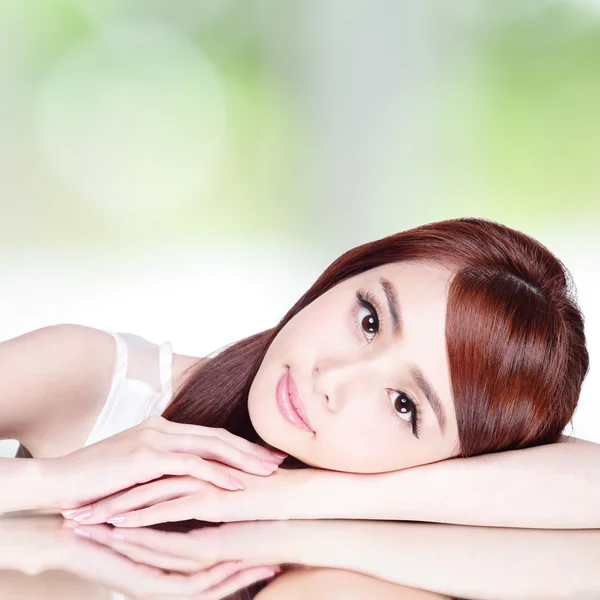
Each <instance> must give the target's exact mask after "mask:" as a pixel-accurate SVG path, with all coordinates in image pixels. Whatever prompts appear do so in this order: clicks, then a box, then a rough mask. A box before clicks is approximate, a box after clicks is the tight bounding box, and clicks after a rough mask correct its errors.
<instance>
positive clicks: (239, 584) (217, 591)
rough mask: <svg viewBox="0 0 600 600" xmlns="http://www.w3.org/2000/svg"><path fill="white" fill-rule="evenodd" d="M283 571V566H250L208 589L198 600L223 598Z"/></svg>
mask: <svg viewBox="0 0 600 600" xmlns="http://www.w3.org/2000/svg"><path fill="white" fill-rule="evenodd" d="M280 571H281V567H275V566H273V567H250V568H249V569H243V570H242V571H238V572H237V573H235V574H234V575H232V576H231V577H228V578H227V579H226V580H225V581H223V582H222V583H218V584H217V585H215V586H213V587H212V588H210V589H208V590H206V591H205V592H204V594H202V596H200V598H198V600H200V599H202V600H221V599H222V598H226V597H227V596H230V595H231V594H233V593H234V592H237V591H238V590H241V589H243V588H245V587H247V586H249V585H252V584H253V583H256V582H257V581H261V580H263V579H268V578H269V577H273V576H274V575H276V574H277V573H279V572H280Z"/></svg>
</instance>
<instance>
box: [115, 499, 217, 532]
mask: <svg viewBox="0 0 600 600" xmlns="http://www.w3.org/2000/svg"><path fill="white" fill-rule="evenodd" d="M197 502H198V498H197V497H195V496H185V497H183V498H176V499H175V500H169V501H167V502H161V503H160V504H154V505H153V506H149V507H147V508H142V509H140V510H135V511H133V512H128V513H125V514H119V515H113V516H111V517H108V518H107V519H106V522H107V523H111V524H112V525H115V526H116V527H145V526H146V525H155V524H156V523H170V522H173V521H185V520H188V519H195V518H196V517H195V513H196V506H195V504H196V503H197ZM202 518H203V520H205V517H204V516H203V517H202Z"/></svg>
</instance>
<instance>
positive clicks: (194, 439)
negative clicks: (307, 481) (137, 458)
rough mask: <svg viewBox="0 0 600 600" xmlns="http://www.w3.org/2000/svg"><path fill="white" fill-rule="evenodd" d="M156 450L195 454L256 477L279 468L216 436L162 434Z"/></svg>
mask: <svg viewBox="0 0 600 600" xmlns="http://www.w3.org/2000/svg"><path fill="white" fill-rule="evenodd" d="M155 448H156V449H158V450H169V451H171V452H185V453H186V454H195V455H196V456H200V457H201V458H205V459H211V460H217V461H219V462H222V463H225V464H227V465H231V466H232V467H236V468H238V469H240V470H242V471H247V472H248V473H254V474H255V475H271V474H272V473H273V472H274V471H275V470H276V469H277V467H278V464H276V463H274V462H272V461H264V460H262V459H260V458H258V457H257V456H256V455H255V454H252V453H250V452H245V451H243V450H240V449H239V448H237V447H236V446H234V445H233V444H231V443H229V442H226V441H223V440H222V439H221V438H219V437H214V436H213V437H210V436H199V435H188V434H182V435H172V434H162V436H161V437H160V438H158V439H157V440H156V442H155Z"/></svg>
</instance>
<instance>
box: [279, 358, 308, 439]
mask: <svg viewBox="0 0 600 600" xmlns="http://www.w3.org/2000/svg"><path fill="white" fill-rule="evenodd" d="M276 398H277V405H278V406H279V410H280V411H281V414H282V415H283V416H284V417H285V418H286V420H287V421H289V422H290V423H292V424H293V425H295V426H296V427H299V428H300V429H307V430H308V431H311V432H312V433H314V431H313V430H312V429H311V427H310V425H309V424H308V419H307V417H306V410H305V408H304V405H303V404H302V401H301V400H300V396H299V395H298V388H297V386H296V382H295V381H294V380H293V378H292V376H291V375H290V372H289V369H288V370H287V371H286V372H285V373H284V374H283V375H282V376H281V377H280V379H279V381H278V382H277V391H276Z"/></svg>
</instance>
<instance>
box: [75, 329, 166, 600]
mask: <svg viewBox="0 0 600 600" xmlns="http://www.w3.org/2000/svg"><path fill="white" fill-rule="evenodd" d="M107 333H110V334H111V335H112V336H113V338H114V339H115V343H116V346H117V354H116V360H115V368H114V371H113V378H112V382H111V385H110V390H109V392H108V396H107V398H106V402H105V403H104V406H103V407H102V410H101V411H100V414H99V415H98V418H97V419H96V422H95V423H94V426H93V427H92V430H91V431H90V434H89V436H88V438H87V440H86V442H85V444H84V446H89V445H90V444H93V443H95V442H99V441H100V440H103V439H104V438H107V437H109V436H111V435H115V434H117V433H119V432H121V431H124V430H125V429H129V428H130V427H134V426H135V425H137V424H138V423H141V422H142V421H143V420H144V419H146V418H147V417H149V416H151V415H160V414H162V412H163V411H164V410H165V408H166V407H167V405H168V404H169V402H170V401H171V397H172V395H173V349H172V347H171V343H170V342H163V343H162V344H160V345H157V344H153V343H152V342H149V341H148V340H145V339H144V338H142V337H140V336H138V335H133V334H131V333H113V332H111V331H109V332H107ZM110 594H111V595H110V598H111V600H128V598H127V596H124V595H123V594H121V593H120V592H116V591H111V592H110Z"/></svg>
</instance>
